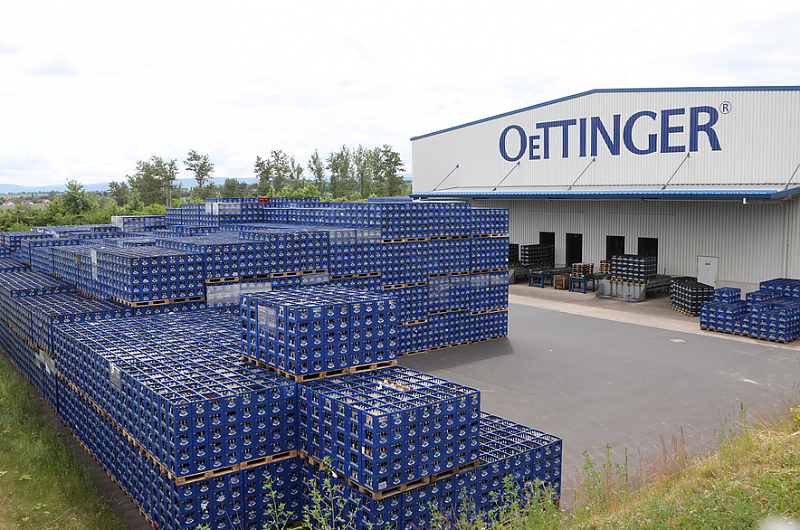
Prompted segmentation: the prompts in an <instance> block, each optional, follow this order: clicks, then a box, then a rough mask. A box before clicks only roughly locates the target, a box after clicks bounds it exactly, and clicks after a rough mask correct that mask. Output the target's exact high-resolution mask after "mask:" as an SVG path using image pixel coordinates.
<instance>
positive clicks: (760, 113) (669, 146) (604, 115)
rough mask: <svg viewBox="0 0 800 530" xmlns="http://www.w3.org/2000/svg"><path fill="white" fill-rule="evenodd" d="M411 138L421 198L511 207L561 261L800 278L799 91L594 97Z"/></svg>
mask: <svg viewBox="0 0 800 530" xmlns="http://www.w3.org/2000/svg"><path fill="white" fill-rule="evenodd" d="M411 141H412V166H413V196H414V197H415V198H418V199H422V200H443V199H448V200H452V199H459V200H465V201H469V202H471V203H472V204H473V205H474V206H479V207H480V206H485V207H503V208H508V209H509V212H510V236H511V237H510V240H511V241H512V242H515V243H519V244H536V243H548V244H554V245H555V261H556V263H559V264H566V265H569V264H572V263H575V262H594V263H597V262H599V261H601V260H605V259H610V258H611V256H613V255H617V254H625V253H627V254H641V255H655V256H657V258H658V273H659V274H669V275H686V276H697V275H698V265H699V264H701V263H702V264H703V267H704V269H705V270H702V271H701V276H702V275H705V276H707V277H711V278H712V279H714V280H716V282H717V284H718V285H735V284H756V283H758V282H759V281H761V280H764V279H767V278H776V277H788V278H800V229H799V228H800V209H799V208H798V207H797V204H796V197H797V194H798V192H800V175H798V168H800V87H798V86H786V87H784V86H780V87H717V88H657V89H611V90H606V89H603V90H590V91H588V92H583V93H580V94H576V95H573V96H568V97H564V98H561V99H556V100H553V101H548V102H545V103H540V104H536V105H533V106H530V107H526V108H522V109H519V110H514V111H511V112H506V113H504V114H499V115H497V116H492V117H489V118H485V119H480V120H476V121H472V122H469V123H465V124H463V125H457V126H454V127H450V128H447V129H443V130H440V131H436V132H432V133H429V134H424V135H421V136H416V137H414V138H412V139H411Z"/></svg>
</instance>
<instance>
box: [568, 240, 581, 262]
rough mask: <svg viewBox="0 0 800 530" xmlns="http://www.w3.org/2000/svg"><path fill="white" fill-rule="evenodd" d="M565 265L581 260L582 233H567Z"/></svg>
mask: <svg viewBox="0 0 800 530" xmlns="http://www.w3.org/2000/svg"><path fill="white" fill-rule="evenodd" d="M566 251H567V255H566V261H567V267H569V266H571V265H572V264H573V263H581V262H582V261H583V234H567V238H566Z"/></svg>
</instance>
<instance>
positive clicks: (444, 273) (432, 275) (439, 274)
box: [428, 271, 469, 278]
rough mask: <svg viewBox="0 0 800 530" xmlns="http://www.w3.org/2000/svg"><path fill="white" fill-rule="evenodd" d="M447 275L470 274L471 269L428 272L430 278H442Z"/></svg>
mask: <svg viewBox="0 0 800 530" xmlns="http://www.w3.org/2000/svg"><path fill="white" fill-rule="evenodd" d="M445 276H469V271H464V272H440V273H438V274H428V278H442V277H445Z"/></svg>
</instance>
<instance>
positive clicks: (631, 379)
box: [400, 284, 800, 487]
mask: <svg viewBox="0 0 800 530" xmlns="http://www.w3.org/2000/svg"><path fill="white" fill-rule="evenodd" d="M509 302H510V304H509V333H508V338H506V339H498V340H494V341H489V342H485V343H478V344H470V345H465V346H459V347H455V348H447V349H443V350H438V351H435V352H430V353H425V354H420V355H416V356H411V357H405V358H403V359H402V360H401V362H400V364H402V365H404V366H407V367H409V368H413V369H415V370H419V371H423V372H426V373H431V374H433V375H436V376H438V377H442V378H445V379H450V380H453V381H456V382H459V383H462V384H465V385H469V386H472V387H475V388H478V389H480V390H481V392H482V396H481V399H482V402H481V406H482V409H483V410H485V411H487V412H489V413H492V414H496V415H499V416H502V417H505V418H507V419H510V420H513V421H516V422H519V423H522V424H524V425H527V426H529V427H533V428H535V429H538V430H541V431H545V432H548V433H551V434H555V435H557V436H559V437H561V438H563V440H564V460H563V477H564V485H565V486H567V487H569V486H570V485H572V484H574V480H575V478H576V477H577V476H578V475H579V470H580V468H581V467H582V466H583V463H584V461H585V460H584V457H583V455H582V453H583V451H584V450H587V451H588V452H589V453H590V454H591V455H592V457H593V458H594V459H595V461H597V460H599V459H600V458H602V453H603V451H604V450H605V446H606V444H609V445H610V446H611V458H612V460H613V461H616V462H622V461H623V460H624V458H625V453H626V451H627V454H628V462H629V468H630V469H631V470H635V469H636V467H637V466H638V464H639V458H640V455H645V456H646V455H648V454H649V455H651V456H652V455H655V454H656V453H658V452H659V451H660V447H661V444H662V440H663V441H665V442H666V443H667V446H668V447H669V445H670V444H671V442H672V439H673V436H674V437H676V438H681V437H682V438H683V439H684V440H685V442H686V443H687V445H688V446H690V447H691V448H692V449H693V450H694V451H702V450H706V449H709V448H713V447H714V446H715V445H716V443H717V442H718V441H719V430H720V429H721V428H724V429H726V430H727V429H730V427H731V426H732V424H733V422H734V421H739V419H740V411H741V408H742V406H744V407H746V408H749V410H750V411H757V410H758V411H768V410H770V408H771V407H774V406H777V405H779V404H780V399H781V397H783V396H788V395H789V394H790V393H792V392H796V391H797V388H796V387H795V385H796V383H797V382H798V380H800V363H798V360H797V358H798V351H797V349H798V345H796V344H794V343H790V344H787V345H781V344H777V343H773V342H764V341H759V340H755V339H749V338H744V337H738V336H734V335H726V334H720V333H714V332H707V331H701V330H700V327H699V319H697V318H691V317H688V316H685V315H682V314H680V313H678V312H676V311H673V310H672V309H671V307H670V305H669V300H668V298H667V297H659V298H655V299H652V300H647V301H645V302H642V303H631V302H623V301H616V300H604V299H598V298H595V297H594V295H593V294H591V293H587V294H580V293H574V292H567V291H556V290H554V289H552V288H545V289H540V288H537V287H528V286H527V285H524V286H523V285H521V284H517V285H513V286H511V294H510V296H509Z"/></svg>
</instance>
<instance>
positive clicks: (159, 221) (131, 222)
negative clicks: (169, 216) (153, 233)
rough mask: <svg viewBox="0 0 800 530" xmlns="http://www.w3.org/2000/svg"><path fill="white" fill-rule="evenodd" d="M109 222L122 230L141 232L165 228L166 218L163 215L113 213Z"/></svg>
mask: <svg viewBox="0 0 800 530" xmlns="http://www.w3.org/2000/svg"><path fill="white" fill-rule="evenodd" d="M111 224H112V225H114V226H115V227H117V228H118V229H119V230H121V231H123V232H143V231H148V230H155V229H158V228H166V226H167V220H166V218H165V217H164V216H163V215H113V216H111Z"/></svg>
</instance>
